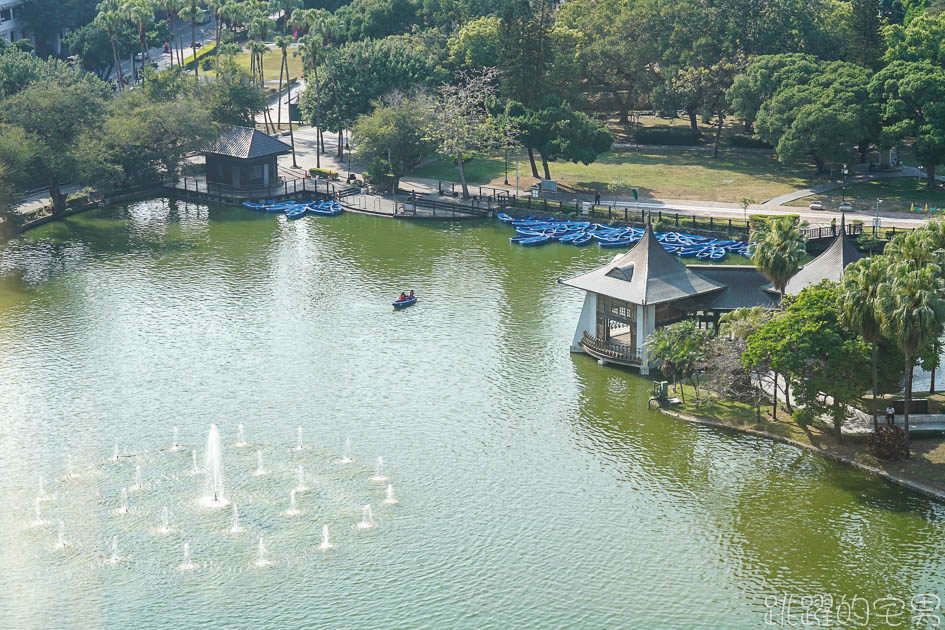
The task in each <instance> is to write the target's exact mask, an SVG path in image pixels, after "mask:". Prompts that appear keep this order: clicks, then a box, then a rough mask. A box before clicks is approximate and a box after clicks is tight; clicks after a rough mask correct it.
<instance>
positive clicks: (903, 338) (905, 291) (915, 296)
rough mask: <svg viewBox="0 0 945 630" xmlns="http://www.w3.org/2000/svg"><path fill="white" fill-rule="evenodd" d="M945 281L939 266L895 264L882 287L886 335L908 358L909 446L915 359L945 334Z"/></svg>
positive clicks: (907, 405)
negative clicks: (935, 338)
mask: <svg viewBox="0 0 945 630" xmlns="http://www.w3.org/2000/svg"><path fill="white" fill-rule="evenodd" d="M943 295H945V281H943V280H942V278H941V270H940V268H939V266H938V265H936V264H929V265H925V266H923V267H920V268H914V267H913V266H912V264H911V263H910V262H909V261H898V262H895V263H893V265H892V266H891V267H890V270H889V273H888V274H887V277H886V280H885V281H884V282H883V283H881V284H880V287H879V300H878V305H879V308H878V309H877V311H878V313H879V316H880V321H881V322H882V326H883V332H884V334H885V335H886V336H887V337H889V338H891V339H895V341H896V345H898V346H899V349H900V350H902V353H903V354H904V355H905V370H906V391H905V394H906V396H905V398H906V409H905V414H904V420H905V430H906V443H908V441H909V407H910V406H911V404H912V371H913V367H914V366H915V355H916V354H917V353H918V352H919V351H920V350H921V349H922V348H923V347H924V346H925V344H927V343H928V342H929V340H930V339H931V338H932V337H933V336H935V335H938V334H940V333H941V330H942V322H943V321H945V297H943Z"/></svg>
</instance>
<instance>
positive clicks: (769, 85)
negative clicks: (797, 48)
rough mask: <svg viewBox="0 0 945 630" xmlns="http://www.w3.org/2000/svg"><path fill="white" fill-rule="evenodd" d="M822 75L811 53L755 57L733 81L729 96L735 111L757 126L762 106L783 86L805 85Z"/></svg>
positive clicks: (740, 116)
mask: <svg viewBox="0 0 945 630" xmlns="http://www.w3.org/2000/svg"><path fill="white" fill-rule="evenodd" d="M817 74H820V65H819V64H818V62H817V59H816V58H815V57H814V56H812V55H805V54H798V53H788V54H780V55H762V56H760V57H755V58H754V59H753V60H752V61H751V63H750V64H748V66H747V67H746V68H745V70H744V72H742V73H740V74H739V75H738V76H736V77H735V78H734V80H733V81H732V87H731V88H729V90H728V98H729V100H730V102H731V104H732V113H733V114H734V115H736V116H738V117H739V118H741V119H742V120H744V121H745V125H746V127H747V128H749V129H751V128H753V127H754V124H755V118H756V117H757V116H758V111H759V110H760V109H761V106H762V105H763V104H764V103H765V102H766V101H768V100H770V99H771V98H772V97H773V96H774V95H775V94H776V93H777V92H779V91H781V89H782V88H784V87H788V86H796V85H803V84H805V83H807V82H808V81H809V80H810V79H811V77H813V76H815V75H817Z"/></svg>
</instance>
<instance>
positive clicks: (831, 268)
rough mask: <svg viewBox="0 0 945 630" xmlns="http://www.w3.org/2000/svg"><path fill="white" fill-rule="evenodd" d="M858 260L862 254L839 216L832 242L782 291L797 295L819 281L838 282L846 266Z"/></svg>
mask: <svg viewBox="0 0 945 630" xmlns="http://www.w3.org/2000/svg"><path fill="white" fill-rule="evenodd" d="M860 258H863V254H861V253H860V251H859V250H858V249H857V248H856V244H855V243H854V242H853V239H852V238H850V237H849V235H847V231H846V217H845V216H844V215H840V231H839V232H837V235H836V236H835V237H834V239H833V242H831V243H830V246H829V247H827V249H825V250H824V251H823V253H822V254H821V255H820V256H818V257H817V258H815V259H814V260H812V261H810V262H809V263H807V264H806V265H804V266H803V267H801V268H800V269H799V270H798V272H797V273H796V274H794V275H793V276H791V279H790V280H788V282H787V286H785V288H784V291H785V293H791V294H797V293H800V292H801V290H802V289H804V288H805V287H809V286H813V285H815V284H817V283H818V282H820V281H821V280H830V281H832V282H839V281H840V277H841V276H842V275H843V270H844V269H846V266H847V265H849V264H850V263H851V262H855V261H857V260H859V259H860Z"/></svg>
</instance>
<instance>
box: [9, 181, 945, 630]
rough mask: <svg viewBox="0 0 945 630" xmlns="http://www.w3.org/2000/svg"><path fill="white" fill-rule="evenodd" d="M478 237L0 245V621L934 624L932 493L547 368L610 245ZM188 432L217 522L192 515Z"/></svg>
mask: <svg viewBox="0 0 945 630" xmlns="http://www.w3.org/2000/svg"><path fill="white" fill-rule="evenodd" d="M509 236H510V230H509V229H508V228H507V227H504V226H500V225H497V224H494V223H487V222H482V223H480V222H475V221H473V222H435V223H409V222H405V221H391V220H385V219H378V218H374V217H367V216H360V215H352V214H346V215H343V216H340V217H337V218H332V219H327V218H315V217H306V218H305V219H302V220H299V221H291V222H290V221H286V220H285V217H282V216H279V217H276V216H273V215H263V214H256V213H253V212H250V211H248V210H245V209H243V208H237V207H219V206H211V207H208V206H206V205H200V204H194V203H184V202H174V201H168V200H165V199H157V200H150V201H144V202H139V203H135V204H131V205H130V206H127V207H119V208H113V209H109V210H98V211H93V212H89V213H85V214H82V215H78V216H75V217H73V218H70V219H67V220H64V221H61V222H57V223H53V224H49V225H47V226H44V227H41V228H38V229H36V230H33V231H30V232H28V233H26V234H25V235H23V236H21V237H20V238H18V239H17V240H15V241H12V242H10V243H9V244H8V245H7V246H6V247H5V248H4V249H3V250H0V422H2V425H0V448H2V451H0V452H2V456H0V504H2V506H3V509H2V510H0V531H2V547H0V628H16V629H20V628H56V629H62V628H139V629H140V628H207V629H216V628H253V629H258V630H270V629H272V630H275V629H282V628H475V629H486V628H489V629H492V628H495V629H507V628H590V629H596V628H641V629H656V628H686V629H697V628H699V629H701V628H706V629H709V628H711V629H718V628H763V627H778V626H781V627H789V622H790V623H793V624H795V625H800V623H801V622H802V621H804V620H805V619H803V618H802V617H801V616H802V614H804V613H805V611H806V613H807V614H808V617H807V618H806V621H807V622H808V624H807V625H808V627H869V628H885V627H922V628H925V627H935V626H934V625H932V621H930V619H931V618H932V617H931V613H930V614H929V615H927V616H923V615H919V614H916V613H915V611H916V609H918V608H919V607H921V606H926V607H929V602H932V603H934V600H932V599H930V597H931V596H935V597H938V598H941V599H942V600H945V506H942V505H940V504H937V503H935V502H932V501H929V500H927V499H925V498H922V497H920V496H917V495H914V494H910V493H908V492H904V491H902V490H900V489H898V488H895V487H893V486H890V485H888V484H886V483H883V482H881V481H878V480H876V479H874V478H871V477H869V476H867V475H865V474H863V473H861V472H859V471H856V470H853V469H850V468H847V467H843V466H840V465H837V464H834V463H831V462H828V461H825V460H823V459H821V458H819V457H817V456H814V455H812V454H810V453H807V452H804V451H801V450H799V449H796V448H793V447H790V446H785V445H781V444H775V443H771V442H768V441H765V440H761V439H756V438H753V437H747V436H742V435H738V434H733V433H728V432H724V431H719V430H715V429H711V428H706V427H697V426H691V425H689V424H686V423H683V422H680V421H676V420H674V419H671V418H668V417H665V416H662V415H660V414H659V413H656V412H653V411H651V410H648V409H647V404H646V403H647V396H648V393H649V389H650V382H649V381H648V380H647V379H645V378H642V377H640V376H639V375H636V374H633V373H630V372H626V371H622V370H619V369H614V368H611V367H602V366H599V365H598V364H597V362H596V361H594V360H592V359H590V358H589V357H586V356H582V355H572V354H570V353H569V352H568V346H569V343H570V340H571V337H572V334H573V332H574V326H575V324H576V321H577V318H578V315H579V312H580V309H581V304H582V300H583V295H582V294H581V292H579V291H574V290H570V289H567V288H564V287H562V286H559V285H557V284H556V279H557V278H558V277H567V276H568V275H570V274H574V273H576V272H579V271H581V270H586V269H589V268H592V267H594V266H596V265H598V264H601V263H602V262H603V261H605V260H607V259H608V258H610V257H612V256H613V254H614V252H612V251H607V250H603V251H602V250H599V249H597V248H584V249H578V248H574V247H567V246H563V245H549V246H547V247H543V248H534V249H531V248H520V247H517V246H512V245H510V244H509V242H508V237H509ZM403 289H415V290H416V291H417V294H418V295H419V297H420V302H419V304H418V305H417V306H415V307H413V308H410V309H406V310H404V311H403V312H394V311H393V309H392V307H391V302H392V300H393V299H394V298H395V297H396V295H397V294H398V293H399V292H400V291H401V290H403ZM211 424H216V425H217V426H218V427H219V430H220V433H221V435H222V441H223V449H222V459H223V467H224V471H225V473H224V474H225V488H226V497H227V500H229V501H232V502H233V503H235V504H237V505H238V508H239V521H240V526H241V528H242V532H241V533H231V532H229V531H228V529H229V528H230V527H231V521H232V518H233V516H232V508H231V507H230V506H228V507H226V508H220V509H208V508H205V507H201V506H200V504H199V503H198V502H197V499H198V498H199V497H201V496H203V495H205V494H206V491H205V490H204V488H205V485H204V484H205V481H206V477H207V475H206V473H205V472H200V473H199V474H196V475H194V474H193V463H192V462H193V460H192V453H191V451H192V450H195V451H196V453H197V460H198V469H199V468H200V467H201V466H204V464H203V462H204V457H205V454H206V451H207V446H206V443H207V434H208V429H209V426H210V425H211ZM238 424H243V425H244V426H245V440H246V442H248V443H249V445H248V446H244V447H237V446H234V445H233V444H234V442H236V439H237V427H238ZM175 426H176V427H178V428H179V436H180V437H179V443H180V444H181V445H182V448H180V449H178V450H171V449H170V448H169V447H170V446H171V443H172V435H173V429H174V427H175ZM299 426H301V427H302V434H303V445H304V447H305V448H304V449H303V450H296V449H295V448H294V447H295V446H296V444H297V431H298V427H299ZM346 439H350V441H351V447H350V452H349V453H348V454H349V455H350V456H351V457H352V458H353V459H354V460H355V461H354V462H353V463H349V464H342V463H340V462H339V459H340V458H341V457H342V456H343V454H344V451H345V440H346ZM116 440H117V442H118V448H119V454H120V457H119V458H118V460H117V461H113V459H112V456H113V449H114V448H115V442H116ZM211 450H212V449H211ZM257 451H259V452H260V453H261V454H262V458H263V461H264V468H265V469H266V470H267V474H265V475H261V476H256V475H254V474H253V472H254V470H256V467H257V457H258V456H257ZM378 456H382V457H383V459H384V465H383V468H382V471H381V473H380V474H381V475H382V476H386V477H389V483H390V484H392V486H393V488H394V492H395V497H396V499H397V501H398V503H396V504H395V505H388V504H386V503H385V502H384V500H385V496H386V494H385V492H386V486H387V483H388V482H387V481H377V480H372V479H371V477H372V475H375V474H377V473H376V471H375V467H376V460H377V457H378ZM70 459H71V461H72V475H68V470H69V468H68V464H67V462H68V461H69V460H70ZM300 466H301V467H302V468H303V482H302V483H303V485H306V486H308V490H307V491H304V492H299V493H297V502H298V509H299V510H300V512H301V514H298V515H294V516H289V515H286V514H285V511H286V510H287V509H288V507H289V491H290V490H291V489H292V488H294V487H295V486H297V485H298V484H299V480H298V468H299V467H300ZM136 467H140V472H139V479H138V480H136V479H135V470H136ZM40 476H42V477H43V484H44V493H45V495H46V496H45V497H43V500H41V501H40V503H39V509H38V515H37V506H36V502H35V499H36V497H37V495H38V493H39V483H40V481H39V478H40ZM137 481H140V487H136V485H135V484H136V482H137ZM122 488H127V489H128V490H127V494H128V509H127V511H126V513H124V514H121V513H119V512H121V509H120V508H121V505H122V499H121V491H122ZM364 505H370V506H371V509H372V513H373V518H374V522H375V525H376V527H374V528H373V529H358V528H357V527H356V523H358V522H359V521H361V520H362V519H363V518H364V517H363V510H364V507H363V506H364ZM165 507H166V508H167V509H168V514H169V530H168V531H163V530H162V529H161V527H162V526H161V523H162V511H163V508H165ZM59 521H62V539H63V542H64V543H65V544H64V546H62V547H59V546H58V545H57V541H58V535H59ZM325 525H327V526H328V527H329V531H330V540H331V544H332V545H333V548H332V549H330V550H328V551H321V550H319V549H318V546H319V543H320V541H321V535H322V528H323V527H324V526H325ZM260 537H264V539H265V546H266V548H267V556H266V559H268V560H269V561H270V562H272V563H273V564H272V565H271V566H267V567H257V566H256V565H255V561H256V560H257V557H258V551H257V549H258V544H259V538H260ZM113 540H115V541H116V543H117V547H118V553H117V554H114V551H113V549H112V541H113ZM184 543H187V544H188V545H189V547H190V552H191V558H192V562H193V564H194V565H195V566H193V567H191V568H189V570H181V568H180V567H179V565H180V564H181V563H182V560H183V555H182V554H183V551H182V550H183V544H184ZM113 555H116V556H117V561H112V559H111V558H112V556H113ZM886 596H891V599H886V600H882V601H880V602H877V601H876V600H877V599H879V598H884V597H886ZM805 597H810V598H824V597H833V598H834V599H833V602H829V601H827V600H823V599H802V598H805ZM913 598H919V599H913ZM825 601H826V602H827V603H825ZM890 601H891V602H893V605H894V607H895V606H902V609H901V610H902V611H903V616H901V617H898V618H896V620H897V621H898V625H896V624H895V623H893V621H890V620H889V619H888V618H882V617H881V616H880V615H878V614H877V613H878V611H880V610H885V611H886V612H887V613H888V612H889V610H890V608H888V607H885V608H884V602H885V603H888V602H890ZM785 602H788V603H790V604H791V605H790V606H788V605H786V604H785ZM843 602H847V603H850V602H853V603H854V604H855V606H856V607H858V608H857V611H858V614H859V615H860V617H859V618H858V619H859V620H860V621H857V618H853V617H851V616H850V615H848V616H847V618H846V619H841V620H840V621H839V622H838V621H837V620H836V616H837V614H838V613H840V614H842V613H843V612H844V610H845V609H843ZM896 602H902V603H901V604H899V603H896ZM923 602H925V603H923ZM813 604H816V606H814V605H813ZM867 605H868V606H869V607H870V608H869V610H870V614H871V618H870V619H869V621H868V622H866V624H865V625H864V624H863V623H861V621H862V614H863V613H864V612H865V610H866V606H867ZM815 608H816V609H817V610H815ZM828 609H829V610H828ZM935 610H936V612H935V615H937V616H938V618H939V620H940V622H941V623H943V624H945V611H943V610H942V607H941V606H938V608H937V609H935ZM811 614H815V615H817V616H814V617H810V615H811ZM792 615H793V616H792ZM825 620H827V621H830V622H832V625H830V626H826V625H824V624H823V621H825ZM815 621H816V622H818V623H814V622H815Z"/></svg>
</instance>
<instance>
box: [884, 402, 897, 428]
mask: <svg viewBox="0 0 945 630" xmlns="http://www.w3.org/2000/svg"><path fill="white" fill-rule="evenodd" d="M895 423H896V408H895V407H893V406H892V404H890V405H889V406H888V407H886V424H888V425H890V426H892V425H893V424H895Z"/></svg>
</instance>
